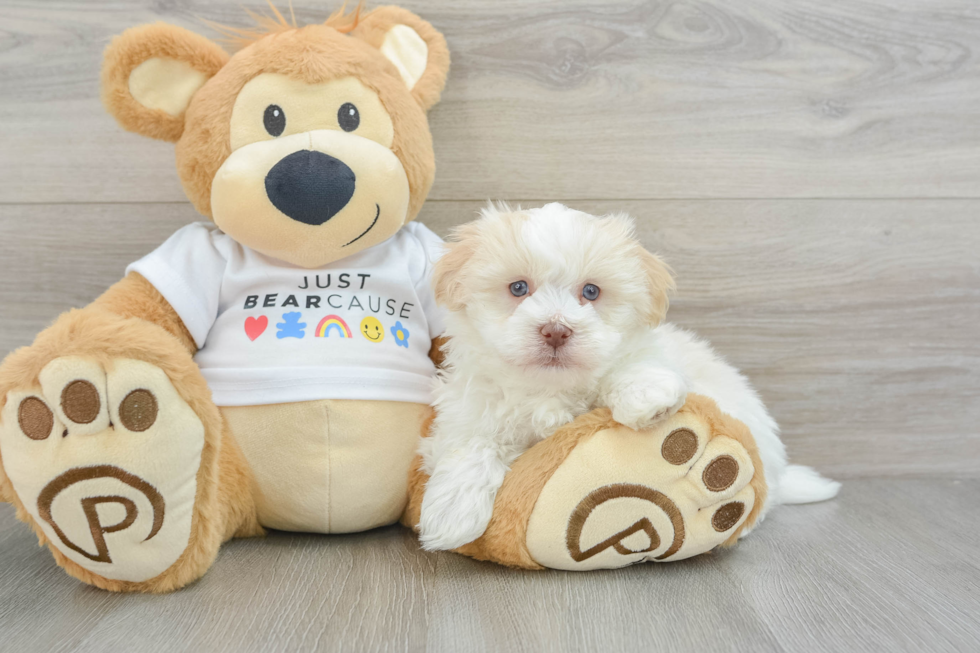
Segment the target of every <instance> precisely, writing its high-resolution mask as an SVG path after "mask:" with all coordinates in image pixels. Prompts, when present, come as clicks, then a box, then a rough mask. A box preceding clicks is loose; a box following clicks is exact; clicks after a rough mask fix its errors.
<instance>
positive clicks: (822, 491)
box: [779, 465, 840, 503]
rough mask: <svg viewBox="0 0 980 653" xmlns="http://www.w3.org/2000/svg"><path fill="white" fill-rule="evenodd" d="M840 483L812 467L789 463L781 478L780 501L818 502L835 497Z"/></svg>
mask: <svg viewBox="0 0 980 653" xmlns="http://www.w3.org/2000/svg"><path fill="white" fill-rule="evenodd" d="M838 491H840V483H838V482H837V481H832V480H830V479H829V478H824V477H823V476H821V475H820V474H819V473H818V472H817V471H816V470H815V469H813V468H812V467H804V466H803V465H789V466H788V467H787V468H786V471H785V472H784V473H783V477H782V478H781V479H780V480H779V503H816V502H817V501H826V500H827V499H833V498H834V497H836V496H837V492H838Z"/></svg>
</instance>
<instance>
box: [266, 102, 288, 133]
mask: <svg viewBox="0 0 980 653" xmlns="http://www.w3.org/2000/svg"><path fill="white" fill-rule="evenodd" d="M262 122H264V123H265V130H266V131H267V132H269V135H270V136H279V134H281V133H282V131H283V130H284V129H286V114H285V113H283V111H282V108H281V107H279V105H276V104H270V105H269V106H267V107H266V108H265V115H264V116H262Z"/></svg>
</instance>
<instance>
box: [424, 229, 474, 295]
mask: <svg viewBox="0 0 980 653" xmlns="http://www.w3.org/2000/svg"><path fill="white" fill-rule="evenodd" d="M451 238H452V241H450V242H447V243H446V253H445V254H443V255H442V258H440V259H439V260H438V261H436V264H435V266H434V267H433V268H432V287H433V290H434V292H435V297H436V302H437V303H439V304H442V305H443V306H445V307H446V308H447V309H449V310H450V311H459V310H462V309H463V307H464V306H465V302H466V297H465V292H464V287H465V285H464V283H463V268H465V267H466V264H467V263H468V262H469V260H470V259H471V258H473V255H474V254H476V243H477V233H476V226H475V225H474V224H467V225H463V226H462V227H459V228H458V229H456V231H454V232H453V235H452V237H451Z"/></svg>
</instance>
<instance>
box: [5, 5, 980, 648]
mask: <svg viewBox="0 0 980 653" xmlns="http://www.w3.org/2000/svg"><path fill="white" fill-rule="evenodd" d="M240 4H241V3H240V2H239V0H165V1H159V0H115V1H113V2H94V1H83V0H75V1H68V0H63V1H55V0H50V1H48V0H45V1H44V2H38V1H28V0H0V354H4V353H6V352H7V351H9V350H11V349H13V348H15V347H18V346H21V345H26V344H28V343H30V342H31V340H32V337H33V335H34V334H35V333H36V332H37V331H38V330H40V329H41V328H42V327H43V326H44V325H45V324H47V323H49V322H50V321H51V320H52V319H54V317H55V316H56V315H58V314H59V313H60V312H61V311H63V310H65V309H67V308H69V307H72V306H80V305H83V304H85V303H87V302H89V301H90V300H92V299H93V298H94V297H96V296H97V295H98V294H99V293H100V292H101V291H102V290H104V289H105V288H106V287H107V286H108V285H109V284H110V283H112V282H113V281H115V280H116V279H118V278H119V277H120V276H121V274H122V272H123V269H124V267H125V265H126V264H127V263H128V262H130V261H132V260H134V259H136V258H137V257H139V256H141V255H142V254H144V253H146V252H148V251H150V250H151V249H153V248H154V247H155V246H157V245H158V244H159V243H161V242H162V241H163V240H164V239H165V238H166V237H167V236H168V235H169V234H170V233H172V232H173V231H174V230H176V229H177V228H178V227H180V226H181V225H183V224H185V223H187V222H190V221H193V220H195V219H197V217H196V214H195V213H194V211H193V209H192V208H191V207H190V205H189V204H188V202H187V201H186V200H185V198H184V196H183V194H182V192H181V189H180V185H179V182H178V179H177V175H176V172H175V170H174V161H173V150H172V145H170V144H167V143H162V142H155V141H149V140H144V139H142V138H140V137H138V136H135V135H132V134H127V133H124V132H123V131H122V130H121V129H120V128H118V127H117V126H116V124H115V123H114V121H113V120H112V119H111V118H110V117H109V116H108V115H107V114H106V113H105V112H104V111H103V109H102V107H101V105H100V103H99V99H98V72H99V65H100V53H101V50H102V48H103V47H104V46H105V45H106V43H107V42H108V40H109V39H110V37H111V36H112V35H114V34H116V33H118V32H120V31H122V30H124V29H125V28H127V27H130V26H132V25H136V24H139V23H144V22H151V21H156V20H165V21H169V22H173V23H177V24H180V25H183V26H185V27H188V28H190V29H194V30H196V31H199V32H202V33H204V34H207V35H210V36H212V37H217V36H218V35H217V34H216V33H215V32H213V31H212V30H211V29H209V28H208V27H207V26H206V25H205V24H204V23H203V21H204V20H211V21H216V22H221V23H225V24H231V25H239V26H246V25H247V24H248V19H247V17H246V16H245V14H244V12H243V11H242V9H241V7H240V6H239V5H240ZM244 4H245V6H247V7H249V8H252V9H257V10H261V9H262V6H263V3H262V2H260V1H259V0H246V1H245V2H244ZM279 4H280V5H282V6H283V8H284V7H285V4H286V3H285V2H280V3H279ZM403 4H404V6H406V7H409V8H411V9H413V10H415V11H416V12H417V13H419V14H420V15H422V16H423V17H425V18H426V19H428V20H429V21H430V22H432V23H433V24H434V25H435V26H436V27H438V28H439V29H440V30H442V31H443V32H444V33H445V35H446V37H447V39H448V41H449V45H450V49H451V52H452V56H453V67H452V71H451V74H450V79H449V81H448V85H447V89H446V92H445V94H444V96H443V101H442V103H441V104H440V105H438V106H437V107H435V108H434V109H433V110H432V112H431V113H430V122H431V125H432V131H433V135H434V139H435V147H436V156H437V162H438V171H437V176H436V183H435V186H434V187H433V190H432V193H431V195H430V199H429V201H428V203H427V204H426V206H425V208H424V209H423V211H422V214H421V216H420V220H421V221H423V222H425V223H426V224H428V225H429V226H430V227H432V228H433V229H435V230H436V231H437V232H439V233H441V234H445V233H446V232H447V231H448V230H449V229H450V228H451V227H452V226H453V225H456V224H460V223H462V222H465V221H467V220H470V219H472V218H473V217H474V212H475V211H476V210H477V209H478V208H479V207H480V206H481V205H482V204H483V203H484V202H485V201H486V200H488V199H503V200H509V201H511V202H513V203H520V204H522V205H527V206H533V205H538V204H541V203H543V202H546V201H552V200H559V201H564V202H567V203H568V204H570V205H572V206H575V207H577V208H581V209H584V210H587V211H590V212H593V213H604V212H612V211H623V210H625V211H628V212H629V213H631V214H632V215H634V216H635V217H636V219H637V221H638V224H639V227H640V232H641V235H642V238H643V240H644V242H645V243H646V244H647V245H648V246H649V247H650V248H651V249H654V250H656V251H659V252H660V253H661V254H662V255H663V256H665V257H666V258H667V259H668V261H669V262H670V263H671V264H672V265H673V267H674V268H675V270H676V272H677V273H678V284H679V293H678V296H677V299H676V301H675V302H674V304H673V305H672V309H671V314H670V318H671V319H672V320H673V321H675V322H677V323H680V324H681V325H684V326H686V327H690V328H693V329H695V330H697V331H698V332H700V333H701V334H703V335H705V336H707V337H709V338H710V339H711V340H712V341H713V342H714V344H715V345H716V347H717V348H718V349H719V350H720V351H721V352H723V353H724V354H725V355H726V356H727V357H728V358H729V359H730V360H731V361H732V362H733V363H735V364H736V365H737V366H739V367H741V368H742V369H743V370H744V371H745V372H746V373H747V374H748V375H749V376H750V377H751V378H752V379H753V380H754V382H755V383H756V385H757V386H758V388H759V389H760V391H761V394H762V396H763V397H764V399H765V400H766V402H767V403H768V404H769V406H770V407H771V409H772V412H773V413H774V415H775V416H776V418H777V420H778V421H779V422H780V424H781V425H782V426H783V428H784V431H785V440H786V442H787V444H788V447H789V450H790V452H791V455H792V457H793V458H795V459H796V460H797V461H799V462H804V463H807V464H811V465H815V466H817V467H819V468H820V469H821V470H822V471H824V472H825V473H828V474H830V475H833V476H835V477H838V478H841V479H851V482H850V483H848V484H846V485H845V490H844V493H843V495H842V497H841V498H840V499H838V501H837V502H835V503H832V504H825V505H821V506H813V507H805V508H785V509H783V511H777V513H776V514H775V515H774V516H773V518H772V519H771V520H770V522H767V524H766V525H765V526H764V527H763V528H762V529H760V531H759V533H758V535H757V536H753V537H754V538H756V539H753V538H750V539H749V540H747V541H746V542H745V543H743V544H742V545H740V546H739V547H737V548H736V549H734V550H733V551H730V552H726V553H724V554H721V555H717V556H714V557H709V558H707V559H705V560H700V561H692V562H691V563H680V564H677V565H673V566H671V565H667V566H666V568H665V567H658V568H656V569H654V568H653V566H652V565H648V566H647V567H645V568H642V569H639V568H635V569H629V570H623V571H620V572H615V573H612V574H594V575H575V574H557V573H555V574H550V573H549V574H537V575H536V574H526V573H517V572H511V571H507V570H502V569H499V568H494V567H491V566H489V565H481V564H478V563H473V562H471V561H467V560H462V559H460V558H458V557H456V556H452V555H449V554H444V555H440V556H432V555H428V554H422V553H420V552H418V551H417V548H416V546H415V543H414V540H412V538H410V537H409V536H407V535H406V534H405V533H404V532H403V531H401V530H399V529H397V528H396V529H388V530H383V531H378V532H376V533H373V534H366V535H363V536H351V537H348V538H314V537H306V536H288V535H274V536H272V537H270V538H268V540H266V541H265V542H242V543H236V544H233V545H231V546H230V547H229V550H228V551H225V552H224V553H223V555H222V557H221V558H220V559H219V562H218V564H217V565H216V568H215V570H213V571H212V572H211V574H209V576H208V577H206V578H205V579H204V581H202V582H201V583H198V584H197V585H195V586H194V587H192V588H190V589H188V590H186V591H184V592H182V593H180V594H178V595H176V596H174V597H167V599H147V598H134V597H109V596H107V595H105V594H103V593H100V592H97V591H94V590H88V589H86V588H82V587H80V586H78V585H77V583H74V581H71V580H70V579H67V578H64V577H63V575H59V574H60V572H58V571H57V570H56V569H53V565H52V564H51V562H50V560H49V558H48V557H46V554H45V553H44V552H42V551H38V550H37V549H36V548H34V547H32V546H31V545H30V540H31V537H30V535H29V533H27V532H26V529H23V528H22V527H20V526H17V525H14V523H13V521H12V516H11V513H10V512H9V510H8V509H7V508H0V545H2V546H0V583H2V584H3V588H4V589H0V624H7V626H8V628H7V630H6V631H5V632H8V633H11V635H10V637H12V638H13V641H14V642H19V643H21V644H22V645H23V646H24V647H27V648H30V647H31V645H32V644H33V645H34V646H37V647H39V648H45V649H57V648H78V649H88V648H92V649H99V648H102V647H104V646H107V645H108V646H110V648H111V646H112V643H113V642H114V643H115V644H116V645H118V646H123V644H124V643H125V642H129V643H130V644H131V645H133V646H136V645H137V643H138V644H139V646H145V647H148V648H153V647H158V648H156V650H162V649H161V648H159V647H161V646H162V647H163V648H164V649H181V648H185V649H197V650H201V647H203V646H205V645H207V646H209V647H216V646H219V645H226V646H228V647H231V648H238V649H241V648H242V647H247V644H250V643H251V644H253V645H258V644H257V643H260V644H261V646H259V648H263V647H264V648H266V649H268V648H269V647H273V646H283V647H299V648H331V647H335V648H336V647H340V648H341V649H343V648H346V649H347V650H352V649H363V650H367V649H371V650H381V649H386V650H387V649H391V650H417V649H420V648H423V647H425V646H426V645H428V647H429V648H432V649H433V650H437V649H442V650H462V649H463V648H470V649H480V648H486V649H487V650H508V649H516V648H527V649H528V650H590V649H594V648H609V649H617V650H651V648H652V647H653V643H654V642H657V643H659V645H661V646H671V647H675V648H678V649H682V648H690V649H691V650H706V649H707V650H739V649H743V650H744V649H745V648H747V647H749V646H750V645H751V646H753V647H755V649H757V650H805V649H808V648H811V649H814V650H844V649H847V648H855V649H857V650H873V649H875V648H877V645H881V646H882V647H883V648H884V647H886V645H887V647H888V648H889V650H906V649H909V650H915V649H917V648H918V649H920V650H921V649H922V648H930V649H931V650H971V649H972V650H977V649H978V648H980V643H978V639H977V637H978V635H977V633H978V632H980V628H978V627H977V622H976V620H977V614H978V613H980V602H978V599H977V598H976V597H977V594H978V590H977V588H978V587H980V572H978V569H980V567H978V565H977V563H976V562H975V560H976V559H977V558H978V556H977V555H976V554H977V553H978V549H977V547H976V543H975V541H976V538H977V536H978V532H977V531H978V529H977V527H976V524H977V522H978V520H980V509H978V508H977V506H976V501H975V500H970V499H969V497H970V496H971V495H972V496H973V497H974V498H975V497H976V493H977V491H978V490H980V487H978V486H977V482H976V481H974V480H970V479H975V478H976V477H977V476H978V475H980V427H978V424H980V401H978V396H980V338H978V336H980V3H977V2H976V1H975V0H857V1H855V0H689V1H681V0H678V1H674V0H590V1H586V0H567V1H566V0H562V1H558V0H543V1H535V2H531V1H517V0H493V1H491V0H453V1H451V2H436V1H434V0H433V1H415V0H406V1H405V2H404V3H403ZM293 6H294V8H295V13H296V16H297V18H298V20H299V21H300V22H301V23H306V22H314V21H319V20H322V19H323V18H324V17H325V16H326V15H327V14H328V13H329V12H331V11H332V10H333V9H335V8H336V6H337V3H334V2H328V1H325V0H323V1H321V0H294V2H293ZM910 477H915V478H910ZM951 477H952V478H954V479H962V480H959V481H957V480H944V479H949V478H951ZM322 556H326V557H322ZM817 567H819V569H817ZM801 569H802V570H803V571H801ZM26 570H30V571H29V572H28V571H26ZM324 574H326V575H324ZM759 574H762V575H763V576H764V578H763V577H762V576H759ZM31 579H34V580H33V581H32V580H31ZM38 579H40V580H38ZM939 586H942V587H943V588H944V591H938V590H936V589H934V588H936V587H939ZM284 593H285V594H284ZM287 595H288V596H287ZM372 596H377V597H378V598H377V601H378V602H374V603H372V601H371V597H372ZM675 599H676V601H678V602H677V603H676V604H672V603H671V601H672V600H675ZM338 601H341V602H342V603H338ZM593 605H604V606H607V607H603V608H602V609H598V608H596V609H595V610H593V609H592V608H589V606H593ZM644 605H645V606H647V608H648V611H647V610H644V609H642V608H643V606H644ZM160 606H165V609H163V610H161V609H160ZM384 606H388V607H387V608H385V607H384ZM392 606H394V607H392ZM609 606H614V607H615V606H618V609H611V608H610V607H609ZM855 606H856V607H855ZM297 610H299V611H300V612H299V613H297ZM862 610H865V611H866V612H863V613H862V612H861V611H862ZM654 613H656V616H655V615H654ZM709 613H710V615H713V616H709ZM856 613H857V614H856ZM719 615H721V616H719ZM134 617H139V620H140V623H141V624H143V625H142V626H141V628H136V627H135V626H134V625H133V623H134V621H133V618H134ZM647 620H649V621H647ZM239 621H242V622H243V623H244V624H246V625H244V626H242V627H241V628H239V627H238V626H237V625H236V624H238V623H239ZM54 622H58V623H59V624H62V625H61V626H58V627H57V628H55V629H51V628H50V627H49V626H50V624H52V623H54ZM114 624H115V626H114ZM209 629H213V630H214V633H219V634H214V635H209V634H207V633H211V630H209ZM122 633H126V634H125V635H123V634H122ZM151 635H152V636H151ZM114 638H115V639H114ZM134 638H135V639H134ZM719 638H720V639H719ZM164 644H166V646H164ZM22 650H23V648H22ZM103 650H104V649H103Z"/></svg>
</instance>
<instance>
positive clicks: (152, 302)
mask: <svg viewBox="0 0 980 653" xmlns="http://www.w3.org/2000/svg"><path fill="white" fill-rule="evenodd" d="M93 305H94V306H99V307H100V308H104V309H105V310H107V311H109V312H110V313H115V314H116V315H119V316H122V317H137V318H140V319H141V320H146V321H147V322H152V323H153V324H156V325H157V326H159V327H161V328H163V329H166V331H167V332H168V333H169V334H170V335H172V336H174V337H175V338H177V340H179V341H180V344H181V345H183V346H184V348H185V349H187V351H188V352H190V353H191V354H192V355H193V354H195V353H197V345H196V344H194V338H193V337H191V334H190V331H188V330H187V327H185V326H184V322H183V321H182V320H181V319H180V316H179V315H177V311H175V310H174V309H173V307H172V306H171V305H170V304H169V303H168V302H167V300H166V299H164V298H163V295H161V294H160V292H159V291H158V290H157V289H156V288H154V287H153V284H151V283H150V282H149V281H147V280H146V279H144V278H143V277H142V276H140V275H139V274H137V273H136V272H130V273H129V274H128V275H126V277H125V278H123V279H122V281H118V282H116V283H114V284H113V285H112V286H110V287H109V289H108V290H106V291H105V292H104V293H102V296H101V297H99V298H98V299H96V300H95V302H94V304H93Z"/></svg>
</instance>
